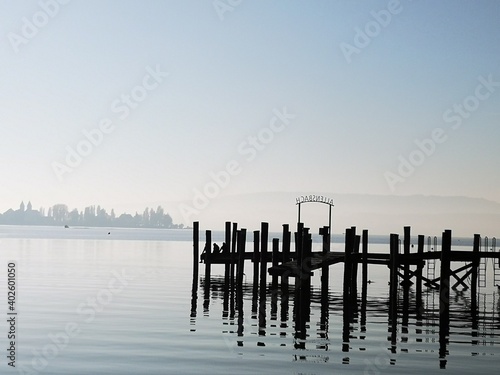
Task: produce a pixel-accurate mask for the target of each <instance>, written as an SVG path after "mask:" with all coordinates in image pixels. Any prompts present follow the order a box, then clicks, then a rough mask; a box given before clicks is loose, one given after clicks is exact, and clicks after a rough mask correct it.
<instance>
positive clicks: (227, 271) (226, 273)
mask: <svg viewBox="0 0 500 375" xmlns="http://www.w3.org/2000/svg"><path fill="white" fill-rule="evenodd" d="M225 244H226V246H225V249H226V252H227V254H230V251H231V222H230V221H226V227H225ZM229 259H230V257H229ZM230 273H231V262H230V261H227V262H226V264H225V265H224V289H225V290H228V289H229V277H230Z"/></svg>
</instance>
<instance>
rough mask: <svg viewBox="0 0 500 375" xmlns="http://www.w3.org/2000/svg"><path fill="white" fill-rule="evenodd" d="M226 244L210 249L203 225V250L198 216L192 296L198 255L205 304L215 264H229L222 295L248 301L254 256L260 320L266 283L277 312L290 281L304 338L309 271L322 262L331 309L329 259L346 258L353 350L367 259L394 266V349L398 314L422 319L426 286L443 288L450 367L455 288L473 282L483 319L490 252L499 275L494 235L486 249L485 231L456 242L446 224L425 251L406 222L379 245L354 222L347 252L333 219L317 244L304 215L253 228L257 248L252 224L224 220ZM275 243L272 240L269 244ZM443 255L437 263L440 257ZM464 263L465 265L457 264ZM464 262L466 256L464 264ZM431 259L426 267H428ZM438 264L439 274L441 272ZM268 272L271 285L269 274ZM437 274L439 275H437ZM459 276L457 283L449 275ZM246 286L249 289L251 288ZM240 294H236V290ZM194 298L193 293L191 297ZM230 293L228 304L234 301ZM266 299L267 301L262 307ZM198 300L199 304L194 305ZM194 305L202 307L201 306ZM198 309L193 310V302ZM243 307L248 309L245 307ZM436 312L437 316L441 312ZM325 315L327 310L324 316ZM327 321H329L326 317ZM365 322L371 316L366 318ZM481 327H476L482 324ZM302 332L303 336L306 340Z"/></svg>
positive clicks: (442, 329) (442, 320) (473, 302)
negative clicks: (333, 238)
mask: <svg viewBox="0 0 500 375" xmlns="http://www.w3.org/2000/svg"><path fill="white" fill-rule="evenodd" d="M225 228H226V230H225V243H224V246H225V249H226V251H223V252H217V253H212V251H211V248H212V234H211V231H210V230H207V231H206V232H205V247H204V248H205V250H204V252H203V254H202V255H201V257H200V255H199V242H200V241H199V223H198V222H195V223H193V296H194V290H195V286H196V287H197V283H198V267H199V260H200V259H201V261H202V262H203V263H204V264H205V277H204V295H205V304H204V305H205V308H206V309H208V301H209V299H210V283H211V266H212V264H224V265H225V272H224V284H223V286H222V287H221V288H222V289H223V290H224V291H225V292H224V293H225V294H224V296H225V298H227V301H230V303H231V304H232V309H231V308H229V307H228V311H231V310H232V311H233V313H235V314H237V313H238V309H242V305H243V293H244V292H245V291H244V289H245V288H244V287H243V286H244V284H245V283H244V267H245V260H250V261H251V262H252V263H253V283H252V296H253V297H252V299H253V302H254V304H253V306H254V305H255V311H257V306H258V308H259V310H261V309H263V311H259V317H260V319H261V320H262V321H261V322H260V323H259V326H263V327H265V303H266V299H267V296H268V291H271V306H272V309H271V310H272V311H271V312H272V313H274V314H276V313H277V298H278V297H277V296H278V294H280V293H281V296H282V303H284V302H283V299H284V300H285V302H286V303H288V302H287V301H288V298H290V295H289V288H290V287H292V288H293V290H294V293H293V299H294V322H295V327H296V338H297V339H298V340H299V341H298V342H299V344H298V345H299V347H300V345H301V344H300V342H302V343H303V341H304V340H305V338H306V330H307V328H306V322H308V321H309V315H310V303H311V289H312V288H311V276H312V275H313V273H314V272H315V271H317V270H321V288H320V290H321V293H320V296H319V298H320V300H321V304H322V306H323V305H326V306H327V308H326V310H325V311H323V310H322V314H326V315H327V314H328V304H329V291H328V281H329V271H330V267H331V266H334V265H337V264H342V265H343V268H344V273H343V285H342V287H343V289H342V303H341V304H340V303H337V306H339V308H340V306H341V308H342V314H343V321H344V327H343V340H342V341H343V345H342V351H345V352H348V351H349V334H350V331H351V330H350V326H351V324H352V322H353V319H354V317H355V316H358V314H360V316H361V324H362V326H363V319H365V322H366V309H367V305H368V302H367V301H368V296H367V292H368V291H367V285H368V284H369V283H370V280H369V278H368V271H369V265H373V264H374V265H385V266H387V267H388V268H389V280H388V289H389V301H388V306H387V313H388V317H389V331H390V333H391V337H390V341H391V348H392V349H391V350H392V351H394V352H395V350H396V345H397V332H398V329H397V324H398V317H400V318H401V326H402V333H405V330H407V329H408V328H407V327H408V321H409V317H410V315H413V316H414V317H415V318H416V320H417V321H421V320H422V319H423V316H424V314H425V309H424V301H423V287H427V288H429V289H436V290H438V291H439V309H438V314H437V319H438V320H439V322H438V323H436V325H437V326H438V327H439V345H440V346H439V356H440V366H441V367H446V361H447V359H446V357H447V345H448V343H449V332H450V289H454V290H458V288H461V290H462V291H465V290H470V305H469V306H468V308H470V311H469V312H467V313H468V314H470V315H471V317H472V320H473V324H472V328H473V329H474V327H476V328H477V324H478V288H479V287H480V286H485V285H480V284H485V282H486V274H485V273H486V268H485V267H482V266H481V265H482V264H483V263H484V261H485V260H486V259H492V260H493V263H494V265H493V272H494V274H493V284H494V285H496V284H498V283H500V263H499V262H500V252H498V251H496V239H495V238H493V239H492V241H491V248H489V242H488V239H487V238H485V239H484V241H483V242H484V244H485V246H484V247H485V251H481V236H480V235H479V234H476V235H474V242H473V246H472V249H470V250H452V234H451V231H450V230H445V231H444V232H443V234H442V239H441V246H440V250H437V239H436V238H435V239H434V246H433V247H431V246H430V244H431V242H430V238H428V243H427V245H428V246H427V251H425V236H423V235H419V236H418V241H417V246H416V251H413V252H412V251H411V249H412V247H413V246H412V245H411V233H410V232H411V229H410V227H404V235H403V238H402V241H400V238H399V235H398V234H391V235H390V243H389V252H388V253H374V252H370V251H369V237H368V231H367V230H363V231H362V235H357V234H356V228H355V227H351V228H347V229H346V231H345V250H344V251H343V252H339V251H336V252H333V251H330V233H329V227H322V228H320V230H319V234H320V235H321V236H322V250H321V251H312V235H311V233H310V229H309V228H306V227H304V225H303V224H302V223H298V224H297V229H296V231H295V232H294V233H293V238H294V241H293V245H294V251H291V248H292V241H291V239H292V233H291V232H290V229H289V225H288V224H285V225H283V232H282V236H281V239H279V238H273V239H272V240H271V241H270V240H269V225H268V224H267V223H262V224H261V229H260V231H254V232H253V247H252V249H251V251H247V250H246V244H247V238H246V235H247V231H246V229H244V228H243V229H238V224H236V223H230V222H227V223H226V226H225ZM269 245H271V248H270V249H269V248H268V247H269ZM437 260H439V269H437V268H436V266H435V262H436V261H437ZM457 263H460V266H457ZM464 263H465V264H464ZM359 266H361V295H360V297H361V298H360V301H361V303H360V306H358V285H357V282H358V268H359ZM425 267H427V274H426V276H424V274H423V270H424V268H425ZM436 270H437V271H438V273H439V275H436ZM268 276H270V278H271V283H270V287H269V285H268V282H267V277H268ZM436 276H437V277H436ZM290 278H292V279H294V285H293V286H292V285H290V283H289V281H290ZM452 280H453V281H454V283H453V284H452V283H451V281H452ZM412 286H413V287H414V288H415V292H414V293H413V294H412V295H413V301H410V287H412ZM247 292H248V289H247ZM233 297H234V298H233ZM193 300H194V297H193ZM227 301H226V300H225V302H224V303H225V304H228V303H229V302H227ZM262 306H263V307H262ZM195 307H196V306H195ZM195 310H196V309H195ZM192 313H193V310H192ZM241 314H242V311H241ZM435 317H436V316H435ZM325 319H326V320H327V318H325ZM325 324H326V323H325ZM365 324H366V323H365ZM476 333H477V332H476ZM301 340H302V341H301Z"/></svg>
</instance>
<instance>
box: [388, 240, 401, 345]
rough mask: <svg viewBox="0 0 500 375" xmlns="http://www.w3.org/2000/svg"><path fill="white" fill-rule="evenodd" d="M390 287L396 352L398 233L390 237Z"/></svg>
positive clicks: (391, 318)
mask: <svg viewBox="0 0 500 375" xmlns="http://www.w3.org/2000/svg"><path fill="white" fill-rule="evenodd" d="M390 252H391V254H390V271H391V272H390V288H389V295H390V297H389V302H390V310H389V321H390V323H391V352H392V353H395V352H396V338H397V324H398V265H399V263H398V261H399V260H398V258H399V257H398V255H399V235H397V234H394V233H393V234H391V237H390Z"/></svg>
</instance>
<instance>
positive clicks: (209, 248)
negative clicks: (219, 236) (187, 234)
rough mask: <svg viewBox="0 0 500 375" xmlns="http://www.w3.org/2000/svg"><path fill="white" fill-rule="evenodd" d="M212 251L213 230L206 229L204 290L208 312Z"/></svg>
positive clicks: (206, 310)
mask: <svg viewBox="0 0 500 375" xmlns="http://www.w3.org/2000/svg"><path fill="white" fill-rule="evenodd" d="M211 253H212V232H211V231H209V230H207V231H205V285H204V288H203V289H204V290H203V311H204V313H208V308H209V306H210V269H211V263H210V262H211V259H210V255H211Z"/></svg>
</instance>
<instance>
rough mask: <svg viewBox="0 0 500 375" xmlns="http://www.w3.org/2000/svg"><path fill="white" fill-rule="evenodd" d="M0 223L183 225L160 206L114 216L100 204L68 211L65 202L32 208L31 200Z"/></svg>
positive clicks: (132, 226) (164, 226)
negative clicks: (46, 207) (176, 221)
mask: <svg viewBox="0 0 500 375" xmlns="http://www.w3.org/2000/svg"><path fill="white" fill-rule="evenodd" d="M0 224H11V225H68V226H89V227H125V228H183V224H174V223H173V221H172V217H171V216H170V215H169V214H168V213H165V211H164V209H163V208H162V207H161V206H158V207H157V208H156V210H154V209H153V208H146V209H145V210H144V212H143V213H142V214H139V213H137V212H136V213H135V215H131V214H127V213H124V214H121V215H119V216H116V214H115V210H114V209H112V210H111V212H110V213H108V212H107V211H106V210H105V209H104V208H102V207H101V206H97V207H96V206H89V207H85V209H84V210H83V211H78V210H77V209H76V208H74V209H72V210H69V209H68V206H67V205H65V204H55V205H53V206H52V207H49V209H48V210H47V214H45V209H44V208H40V210H34V209H33V207H32V205H31V202H28V204H27V205H26V206H25V205H24V202H21V204H20V206H19V209H17V210H13V209H12V208H11V209H9V210H7V211H5V212H4V213H3V214H0Z"/></svg>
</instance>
